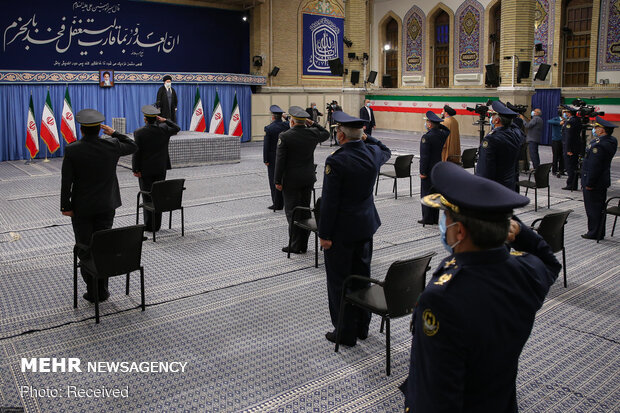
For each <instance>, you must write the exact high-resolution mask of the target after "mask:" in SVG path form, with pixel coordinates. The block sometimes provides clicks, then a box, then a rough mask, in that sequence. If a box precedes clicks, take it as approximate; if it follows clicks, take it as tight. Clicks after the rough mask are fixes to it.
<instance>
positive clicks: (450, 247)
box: [439, 213, 461, 254]
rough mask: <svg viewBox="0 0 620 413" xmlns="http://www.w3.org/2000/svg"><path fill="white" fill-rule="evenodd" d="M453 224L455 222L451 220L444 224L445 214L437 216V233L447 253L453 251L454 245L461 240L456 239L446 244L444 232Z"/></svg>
mask: <svg viewBox="0 0 620 413" xmlns="http://www.w3.org/2000/svg"><path fill="white" fill-rule="evenodd" d="M453 225H456V222H453V223H451V224H450V225H448V226H446V214H445V213H442V214H441V216H440V217H439V234H440V237H441V244H442V245H443V247H444V248H445V249H446V251H448V253H450V254H453V253H454V247H456V246H457V245H458V243H459V242H461V241H457V242H455V243H454V244H452V245H448V240H447V238H446V233H447V231H448V228H450V227H451V226H453Z"/></svg>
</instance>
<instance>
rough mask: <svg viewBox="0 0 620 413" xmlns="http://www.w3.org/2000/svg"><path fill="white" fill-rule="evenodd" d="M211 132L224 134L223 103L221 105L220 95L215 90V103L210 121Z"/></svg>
mask: <svg viewBox="0 0 620 413" xmlns="http://www.w3.org/2000/svg"><path fill="white" fill-rule="evenodd" d="M209 133H215V134H217V135H223V134H224V113H223V112H222V105H220V96H219V95H218V93H217V91H216V92H215V103H214V104H213V115H211V123H209Z"/></svg>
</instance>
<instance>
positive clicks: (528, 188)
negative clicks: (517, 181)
mask: <svg viewBox="0 0 620 413" xmlns="http://www.w3.org/2000/svg"><path fill="white" fill-rule="evenodd" d="M529 190H530V187H529V186H526V187H525V196H527V191H529Z"/></svg>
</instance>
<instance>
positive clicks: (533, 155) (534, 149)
mask: <svg viewBox="0 0 620 413" xmlns="http://www.w3.org/2000/svg"><path fill="white" fill-rule="evenodd" d="M527 149H528V150H529V152H530V159H531V160H532V168H534V169H536V168H538V166H539V165H540V156H538V142H528V143H527Z"/></svg>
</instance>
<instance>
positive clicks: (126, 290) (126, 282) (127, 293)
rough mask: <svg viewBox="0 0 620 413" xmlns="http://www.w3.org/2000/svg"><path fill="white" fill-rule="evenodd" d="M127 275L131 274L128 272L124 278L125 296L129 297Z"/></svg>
mask: <svg viewBox="0 0 620 413" xmlns="http://www.w3.org/2000/svg"><path fill="white" fill-rule="evenodd" d="M129 274H131V273H129V272H128V273H127V276H126V277H125V295H129Z"/></svg>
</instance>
